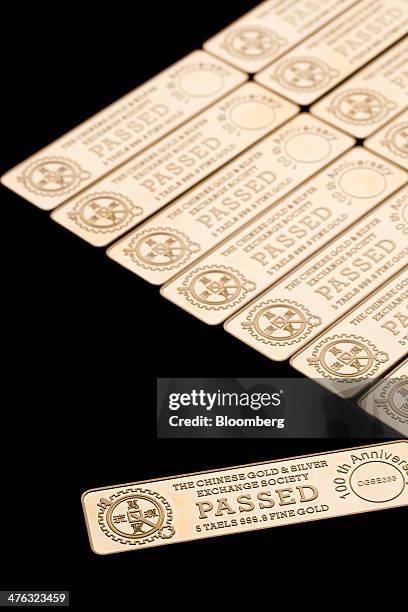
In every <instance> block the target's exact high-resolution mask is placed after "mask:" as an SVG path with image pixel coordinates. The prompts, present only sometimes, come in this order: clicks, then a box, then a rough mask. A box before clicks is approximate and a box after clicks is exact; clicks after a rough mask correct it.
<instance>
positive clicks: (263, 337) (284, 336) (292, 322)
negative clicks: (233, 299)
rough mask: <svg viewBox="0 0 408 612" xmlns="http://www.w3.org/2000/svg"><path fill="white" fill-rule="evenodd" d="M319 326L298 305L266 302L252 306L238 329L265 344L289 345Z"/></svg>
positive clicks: (291, 302)
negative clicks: (240, 328)
mask: <svg viewBox="0 0 408 612" xmlns="http://www.w3.org/2000/svg"><path fill="white" fill-rule="evenodd" d="M321 322H322V320H321V319H320V317H316V316H313V315H312V313H311V312H310V311H309V310H308V309H307V308H305V307H304V306H302V305H301V304H298V302H295V301H291V300H286V301H285V302H282V301H281V300H269V301H266V302H261V303H260V304H258V305H257V306H255V308H253V309H252V310H251V311H250V312H249V314H248V316H247V318H246V320H245V321H243V322H242V323H241V325H242V327H243V328H244V329H247V330H248V331H249V333H250V334H251V335H252V336H253V337H254V338H256V340H259V341H260V342H263V343H264V344H268V343H273V344H275V343H276V344H279V345H290V344H294V343H296V342H299V341H300V340H303V339H304V338H306V337H307V336H308V335H309V334H310V332H311V330H312V329H313V327H316V326H318V325H320V324H321Z"/></svg>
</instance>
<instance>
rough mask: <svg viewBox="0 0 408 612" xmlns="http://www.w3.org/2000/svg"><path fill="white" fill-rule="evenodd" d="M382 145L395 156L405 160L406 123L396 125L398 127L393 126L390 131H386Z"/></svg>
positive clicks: (406, 144)
mask: <svg viewBox="0 0 408 612" xmlns="http://www.w3.org/2000/svg"><path fill="white" fill-rule="evenodd" d="M382 144H383V145H384V146H386V147H388V148H389V150H390V151H391V152H392V153H394V154H395V155H398V156H399V157H403V158H404V159H407V158H408V123H407V122H406V121H404V123H398V125H395V126H394V127H392V128H391V129H390V130H388V132H387V133H386V135H385V138H384V141H383V142H382Z"/></svg>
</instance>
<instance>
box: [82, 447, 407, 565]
mask: <svg viewBox="0 0 408 612" xmlns="http://www.w3.org/2000/svg"><path fill="white" fill-rule="evenodd" d="M82 505H83V509H84V514H85V519H86V524H87V528H88V535H89V540H90V544H91V548H92V550H93V551H94V552H95V553H97V554H101V555H106V554H109V553H116V552H125V551H128V550H137V549H141V548H142V549H143V548H150V547H151V546H162V545H164V544H174V543H176V542H188V541H190V540H202V539H205V538H210V537H215V536H223V535H227V534H234V533H243V532H245V531H257V530H259V529H267V528H269V527H279V526H280V525H293V524H295V523H306V522H310V521H316V520H320V519H327V518H333V517H338V516H347V515H350V514H360V513H362V512H373V511H375V510H385V509H390V508H397V507H403V506H406V505H408V441H407V440H397V441H394V442H384V443H382V444H375V445H372V446H360V447H357V448H350V449H345V450H339V451H332V452H328V453H318V454H313V455H306V456H301V457H293V458H290V459H281V460H274V461H270V462H263V463H254V464H250V465H239V466H235V467H231V468H224V469H219V470H211V471H207V472H198V473H194V474H183V475H180V476H174V477H172V478H161V479H158V480H145V481H142V482H135V483H127V484H124V485H116V486H112V487H107V488H101V489H92V490H90V491H86V492H85V493H84V494H83V496H82ZM265 537H267V536H265Z"/></svg>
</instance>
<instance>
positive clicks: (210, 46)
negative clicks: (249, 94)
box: [204, 0, 356, 73]
mask: <svg viewBox="0 0 408 612" xmlns="http://www.w3.org/2000/svg"><path fill="white" fill-rule="evenodd" d="M353 4H356V0H325V2H323V3H321V2H309V0H298V1H297V2H296V4H287V5H286V6H284V5H283V3H282V2H280V1H276V0H268V1H267V2H262V3H261V4H260V5H259V6H256V7H255V8H254V9H253V10H252V11H249V13H247V14H246V15H243V16H242V17H240V19H237V21H235V22H234V23H232V24H231V25H229V26H228V27H226V28H225V29H224V30H222V32H219V33H218V34H216V35H215V36H213V37H212V38H210V39H209V40H207V42H206V43H204V49H206V51H210V52H211V53H214V55H217V56H218V57H220V58H221V59H224V60H226V61H228V62H230V63H231V64H232V65H233V66H237V67H238V68H241V70H244V71H245V72H249V73H254V72H258V71H259V70H262V68H265V66H267V65H268V64H269V63H270V62H272V61H273V60H275V59H277V58H278V57H279V56H281V55H283V54H284V53H286V51H288V50H289V49H290V48H291V47H294V46H295V45H297V44H298V43H299V42H300V41H302V40H304V39H305V38H307V36H309V35H310V34H313V33H314V32H316V31H317V30H319V29H320V28H321V27H322V26H323V25H325V24H326V23H327V22H328V21H330V20H331V19H333V18H334V17H337V15H339V14H340V13H342V12H343V11H345V10H346V9H348V8H350V7H351V6H352V5H353Z"/></svg>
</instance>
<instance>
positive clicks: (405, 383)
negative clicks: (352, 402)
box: [358, 361, 408, 437]
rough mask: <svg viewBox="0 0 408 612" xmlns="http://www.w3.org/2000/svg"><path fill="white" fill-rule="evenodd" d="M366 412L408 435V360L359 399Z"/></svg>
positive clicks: (359, 403)
mask: <svg viewBox="0 0 408 612" xmlns="http://www.w3.org/2000/svg"><path fill="white" fill-rule="evenodd" d="M358 405H359V406H360V408H362V409H363V410H364V411H365V412H367V413H368V414H370V415H371V416H373V417H375V418H377V419H378V420H379V421H381V422H382V423H384V424H385V425H388V426H389V427H392V428H393V429H395V430H396V431H398V432H399V433H401V434H403V435H404V436H405V437H408V361H404V362H403V363H401V365H399V366H398V367H397V368H395V369H394V370H392V372H390V373H389V374H388V375H387V376H386V377H385V378H384V379H383V380H382V381H380V382H379V383H378V384H377V385H375V386H374V387H373V388H372V389H370V391H369V392H368V393H366V394H365V395H364V396H363V397H361V398H360V399H359V400H358Z"/></svg>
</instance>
